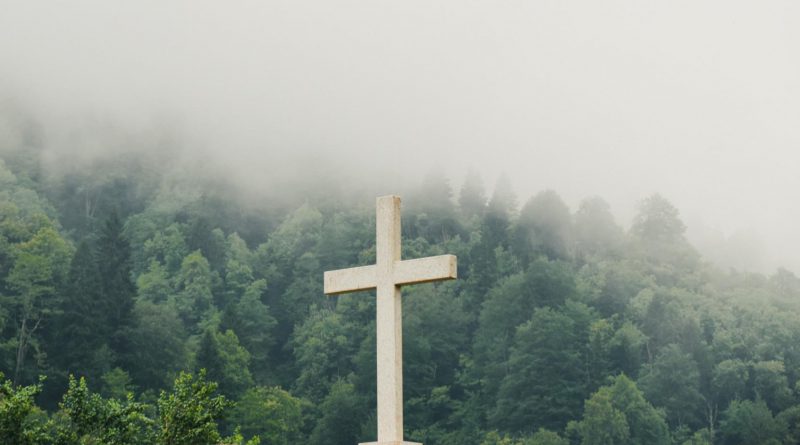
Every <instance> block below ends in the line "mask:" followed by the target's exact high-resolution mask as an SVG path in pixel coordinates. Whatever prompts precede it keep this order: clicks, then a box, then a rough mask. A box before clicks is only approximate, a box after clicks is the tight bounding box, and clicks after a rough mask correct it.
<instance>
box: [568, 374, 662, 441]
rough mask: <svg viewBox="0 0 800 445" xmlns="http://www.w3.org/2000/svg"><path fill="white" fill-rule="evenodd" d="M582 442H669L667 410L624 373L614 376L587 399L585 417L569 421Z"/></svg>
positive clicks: (571, 428)
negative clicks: (637, 386)
mask: <svg viewBox="0 0 800 445" xmlns="http://www.w3.org/2000/svg"><path fill="white" fill-rule="evenodd" d="M568 430H572V431H574V432H576V433H577V435H578V436H579V437H580V439H581V442H580V443H581V445H595V444H596V445H669V444H670V443H671V440H670V436H669V431H668V429H667V424H666V422H665V421H664V414H663V413H662V412H660V411H659V410H656V409H655V408H653V406H652V405H651V404H650V403H649V402H648V401H647V400H646V399H645V398H644V396H643V395H642V393H641V391H639V389H638V388H636V384H635V383H634V382H633V381H632V380H630V379H629V378H627V377H626V376H625V375H619V376H617V377H616V378H614V380H613V382H612V384H611V385H609V386H604V387H602V388H600V389H599V390H598V391H597V392H596V393H594V394H593V395H592V396H591V398H589V400H587V401H586V404H585V406H584V411H583V419H582V420H581V421H580V422H574V423H572V424H570V426H569V427H568Z"/></svg>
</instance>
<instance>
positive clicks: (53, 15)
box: [0, 0, 800, 272]
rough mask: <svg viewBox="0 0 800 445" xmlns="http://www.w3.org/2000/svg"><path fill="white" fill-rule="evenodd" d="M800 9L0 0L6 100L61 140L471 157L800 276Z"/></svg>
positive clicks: (311, 156)
mask: <svg viewBox="0 0 800 445" xmlns="http://www.w3.org/2000/svg"><path fill="white" fill-rule="evenodd" d="M798 19H800V3H797V2H793V1H788V0H787V1H769V2H757V3H756V2H748V1H708V2H691V1H673V2H660V3H655V2H622V1H610V2H591V1H581V2H559V1H545V2H529V1H507V2H492V1H470V0H468V1H450V0H447V1H440V2H422V1H403V2H376V1H340V2H324V1H297V0H293V1H268V2H256V1H242V2H235V3H232V2H225V3H221V2H211V1H191V2H189V1H185V2H159V1H139V2H125V3H123V2H106V1H100V0H94V1H75V2H50V1H26V2H12V1H5V0H0V61H2V62H0V97H3V98H5V99H4V100H9V98H10V100H13V101H14V102H15V103H21V104H23V106H24V107H26V108H28V109H30V110H32V113H33V114H35V115H36V116H37V118H38V119H40V120H41V121H42V122H43V123H44V127H45V128H46V129H47V132H48V134H47V136H48V137H47V143H48V144H49V145H51V146H49V147H48V148H51V149H53V150H55V151H58V150H61V151H62V152H67V153H73V152H78V153H80V156H93V155H94V154H95V153H99V152H103V151H104V150H108V149H109V148H108V147H107V146H105V145H104V144H103V143H102V140H103V139H102V135H101V136H96V135H94V136H92V135H88V136H87V133H90V134H92V133H93V132H94V131H95V130H96V129H97V128H107V127H108V126H112V127H114V126H119V127H120V128H122V129H123V130H119V131H124V132H127V133H129V134H131V135H132V140H133V141H136V140H144V141H150V142H152V143H145V144H144V145H148V144H149V146H151V147H157V146H158V144H157V143H155V142H153V140H152V139H148V138H149V136H148V135H153V134H162V133H161V132H162V130H163V129H164V128H169V129H170V130H168V131H167V130H164V131H166V132H167V133H169V132H172V131H174V132H176V133H177V134H180V138H181V140H182V144H183V146H184V147H185V153H184V155H185V156H187V157H189V158H197V159H205V157H206V156H212V157H213V158H212V159H215V161H214V162H213V164H215V165H220V166H222V167H223V168H231V169H233V171H235V172H236V174H235V177H237V178H239V179H240V180H243V181H245V183H246V184H248V185H249V186H252V187H258V186H263V185H264V184H267V183H268V182H267V181H266V180H265V176H269V175H273V174H278V173H280V174H283V175H292V174H302V173H303V172H300V171H297V172H295V171H288V172H287V171H286V168H283V169H281V168H280V166H282V165H288V166H293V167H294V166H297V165H300V164H299V163H303V162H308V163H313V164H314V168H320V169H326V170H327V173H330V172H331V171H341V175H343V176H347V177H370V178H382V179H383V180H385V181H386V183H389V184H393V183H401V182H403V181H409V180H414V181H416V180H418V179H419V178H420V177H421V176H422V175H423V174H425V173H426V172H427V171H429V170H430V169H431V168H433V167H434V166H437V165H438V166H441V167H442V168H443V169H444V170H445V172H446V173H447V174H448V175H449V176H450V177H451V180H452V183H453V185H454V186H456V187H458V185H459V184H460V181H461V178H462V177H463V175H464V174H465V173H466V171H467V170H468V169H470V168H474V169H476V170H477V171H479V172H480V173H481V174H482V176H483V177H484V180H485V182H486V183H487V184H488V185H491V184H492V183H493V182H494V180H495V178H497V177H498V175H499V174H501V173H502V172H505V173H507V174H508V176H509V177H510V178H511V180H512V182H513V183H514V185H515V187H516V189H517V191H518V194H519V196H520V200H521V201H524V200H525V199H527V198H528V197H529V196H531V195H533V194H535V193H536V192H537V191H539V190H542V189H545V188H552V189H555V190H557V191H558V193H559V194H561V196H562V197H563V198H564V199H565V201H566V202H567V203H568V204H569V205H570V206H571V207H572V209H573V210H574V209H575V208H576V207H577V204H578V203H579V202H580V200H581V199H582V198H584V197H587V196H591V195H600V196H602V197H604V198H605V199H606V200H607V201H609V202H610V204H611V206H612V208H613V209H614V210H615V212H616V213H617V215H618V217H619V221H620V222H621V223H623V224H627V223H628V222H629V221H630V218H631V216H632V215H633V213H634V211H635V204H636V202H637V201H638V200H640V199H641V198H643V197H645V196H648V195H650V194H652V193H654V192H659V193H661V194H663V195H664V196H666V197H667V198H668V199H670V200H671V201H672V202H673V203H674V204H675V205H676V206H677V207H678V208H679V209H681V212H682V216H683V218H684V220H685V221H686V223H687V225H688V226H689V230H690V236H691V237H692V238H693V239H694V240H695V242H696V243H697V244H698V245H699V246H700V247H701V248H702V249H703V250H704V251H705V252H707V253H708V254H709V255H710V256H718V257H719V258H729V259H730V258H732V257H734V256H736V255H739V256H743V258H742V260H741V261H740V262H739V264H740V265H741V267H756V268H758V269H761V270H771V269H772V268H774V267H776V266H777V265H784V266H787V267H788V268H790V269H792V270H794V271H795V272H798V271H800V249H799V248H798V246H800V231H798V230H797V229H796V227H797V225H798V220H800V200H798V199H797V196H798V193H797V191H798V190H800V175H798V173H797V169H798V165H800V162H798V161H800V155H798V154H797V152H798V148H800V126H799V125H798V122H800V59H798V57H797V54H800V28H799V27H797V26H796V24H797V22H798ZM76 129H78V130H76ZM137 135H138V136H137ZM143 135H144V136H143ZM137 138H139V139H137ZM87 141H94V143H87ZM97 141H100V142H97ZM134 145H135V144H134ZM210 163H211V162H210ZM729 240H733V242H732V243H731V242H729ZM731 246H736V247H735V248H734V247H731ZM744 257H746V258H744ZM737 261H738V260H736V261H731V263H732V265H737Z"/></svg>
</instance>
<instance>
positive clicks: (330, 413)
mask: <svg viewBox="0 0 800 445" xmlns="http://www.w3.org/2000/svg"><path fill="white" fill-rule="evenodd" d="M363 405H364V403H363V400H362V399H361V398H360V397H359V396H358V394H356V392H355V388H354V387H353V385H352V384H350V383H347V382H345V381H344V380H338V381H336V382H335V383H334V384H333V385H332V386H331V390H330V392H329V393H328V395H327V396H325V400H323V402H322V404H321V405H320V412H321V413H322V417H321V418H320V419H319V421H318V422H317V425H316V427H314V431H313V432H312V434H311V440H310V443H311V444H312V445H349V444H354V443H357V442H358V438H359V434H360V432H361V427H362V424H361V419H363V418H364V417H365V410H364V406H363Z"/></svg>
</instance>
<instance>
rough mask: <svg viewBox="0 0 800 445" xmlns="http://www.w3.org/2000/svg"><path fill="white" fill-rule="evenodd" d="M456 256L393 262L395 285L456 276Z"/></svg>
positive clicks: (428, 281)
mask: <svg viewBox="0 0 800 445" xmlns="http://www.w3.org/2000/svg"><path fill="white" fill-rule="evenodd" d="M456 273H457V267H456V256H455V255H439V256H432V257H427V258H419V259H415V260H403V261H398V262H396V263H394V273H393V276H392V278H393V281H394V284H395V285H396V286H403V285H406V284H416V283H430V282H431V281H441V280H453V279H455V278H456Z"/></svg>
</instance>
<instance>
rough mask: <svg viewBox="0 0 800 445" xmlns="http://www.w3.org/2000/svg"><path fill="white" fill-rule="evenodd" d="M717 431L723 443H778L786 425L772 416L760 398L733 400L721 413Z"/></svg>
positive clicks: (758, 444)
mask: <svg viewBox="0 0 800 445" xmlns="http://www.w3.org/2000/svg"><path fill="white" fill-rule="evenodd" d="M719 431H720V436H721V437H722V442H721V443H722V444H723V445H734V444H744V443H746V444H748V445H751V444H752V445H778V444H780V443H781V441H782V439H783V437H784V435H785V434H786V425H785V424H783V423H782V422H781V421H780V420H779V419H775V418H773V417H772V412H770V410H769V408H768V407H767V404H766V403H764V402H763V401H761V400H758V401H755V402H753V401H751V400H734V401H733V402H731V404H730V406H728V409H726V410H725V411H724V412H723V413H722V420H721V421H720V425H719Z"/></svg>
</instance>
